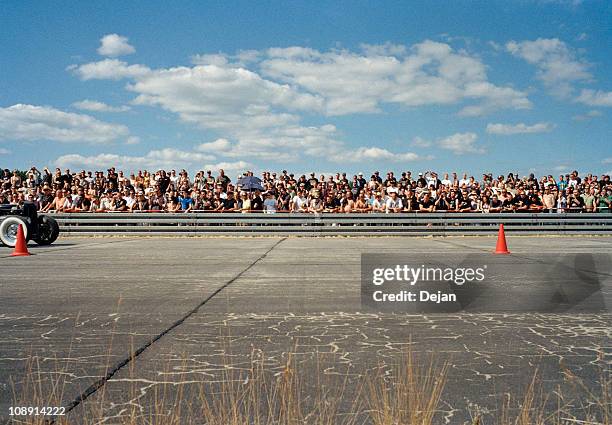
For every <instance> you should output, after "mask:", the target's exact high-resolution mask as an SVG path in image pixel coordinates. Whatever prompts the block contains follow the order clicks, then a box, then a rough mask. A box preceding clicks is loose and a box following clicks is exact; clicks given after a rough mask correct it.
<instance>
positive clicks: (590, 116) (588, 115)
mask: <svg viewBox="0 0 612 425" xmlns="http://www.w3.org/2000/svg"><path fill="white" fill-rule="evenodd" d="M602 115H603V114H602V113H601V112H600V111H598V110H596V109H592V110H590V111H588V112H587V113H585V114H579V115H574V116H573V117H572V119H573V120H574V121H588V120H591V119H593V118H597V117H601V116H602Z"/></svg>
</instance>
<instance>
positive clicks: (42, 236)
mask: <svg viewBox="0 0 612 425" xmlns="http://www.w3.org/2000/svg"><path fill="white" fill-rule="evenodd" d="M58 236H59V224H57V221H55V219H54V218H52V217H49V216H47V215H41V216H38V232H37V233H36V237H35V238H34V241H35V242H36V243H37V244H38V245H51V244H52V243H53V242H55V240H56V239H57V237H58Z"/></svg>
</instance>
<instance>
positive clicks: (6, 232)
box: [0, 215, 30, 248]
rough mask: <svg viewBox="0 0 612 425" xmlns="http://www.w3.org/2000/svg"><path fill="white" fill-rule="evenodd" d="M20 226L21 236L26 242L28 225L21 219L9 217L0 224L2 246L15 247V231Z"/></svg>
mask: <svg viewBox="0 0 612 425" xmlns="http://www.w3.org/2000/svg"><path fill="white" fill-rule="evenodd" d="M20 224H21V226H22V227H23V235H24V236H25V239H26V241H27V240H28V237H29V235H30V232H29V229H28V224H27V222H26V221H25V220H24V219H23V218H21V217H16V216H12V215H11V216H8V217H6V218H5V219H4V220H2V222H0V241H2V243H3V244H4V245H6V246H10V247H11V248H13V247H14V246H15V244H16V243H17V231H18V229H19V225H20Z"/></svg>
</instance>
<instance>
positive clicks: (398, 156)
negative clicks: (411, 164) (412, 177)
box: [342, 146, 424, 162]
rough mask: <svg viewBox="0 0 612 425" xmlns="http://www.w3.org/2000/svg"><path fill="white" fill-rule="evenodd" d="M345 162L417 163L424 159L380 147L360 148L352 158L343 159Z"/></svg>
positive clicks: (353, 153)
mask: <svg viewBox="0 0 612 425" xmlns="http://www.w3.org/2000/svg"><path fill="white" fill-rule="evenodd" d="M342 159H343V160H350V161H356V162H363V161H392V162H400V161H402V162H404V161H416V160H419V159H424V158H422V157H420V156H419V155H417V154H416V153H413V152H405V153H393V152H390V151H388V150H387V149H383V148H379V147H374V146H372V147H360V148H358V149H357V150H355V151H354V152H351V154H350V157H349V158H346V156H345V157H344V158H342Z"/></svg>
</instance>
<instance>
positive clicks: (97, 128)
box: [0, 104, 129, 143]
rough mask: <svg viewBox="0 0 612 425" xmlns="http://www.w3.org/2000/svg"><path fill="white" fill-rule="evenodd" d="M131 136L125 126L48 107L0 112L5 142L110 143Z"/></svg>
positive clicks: (0, 135) (21, 107) (0, 132)
mask: <svg viewBox="0 0 612 425" xmlns="http://www.w3.org/2000/svg"><path fill="white" fill-rule="evenodd" d="M128 134H129V130H128V128H127V127H126V126H124V125H120V124H111V123H107V122H103V121H99V120H97V119H95V118H93V117H90V116H89V115H84V114H75V113H71V112H64V111H60V110H58V109H55V108H52V107H49V106H34V105H23V104H16V105H13V106H9V107H7V108H0V139H3V140H29V141H34V140H50V141H57V142H75V143H76V142H83V143H108V142H112V141H114V140H117V139H119V138H122V137H126V136H127V135H128Z"/></svg>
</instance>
